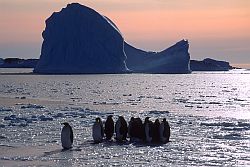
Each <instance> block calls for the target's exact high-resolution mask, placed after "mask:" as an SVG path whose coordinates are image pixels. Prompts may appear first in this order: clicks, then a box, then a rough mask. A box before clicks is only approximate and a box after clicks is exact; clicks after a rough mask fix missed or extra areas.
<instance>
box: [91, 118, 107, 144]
mask: <svg viewBox="0 0 250 167" xmlns="http://www.w3.org/2000/svg"><path fill="white" fill-rule="evenodd" d="M103 136H104V132H103V124H102V120H101V119H100V118H99V117H98V118H96V120H95V123H94V125H93V128H92V137H93V139H94V142H95V143H100V142H102V139H103Z"/></svg>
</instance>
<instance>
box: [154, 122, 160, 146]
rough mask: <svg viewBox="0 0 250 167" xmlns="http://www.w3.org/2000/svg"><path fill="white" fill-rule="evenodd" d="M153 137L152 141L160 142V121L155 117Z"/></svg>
mask: <svg viewBox="0 0 250 167" xmlns="http://www.w3.org/2000/svg"><path fill="white" fill-rule="evenodd" d="M152 137H153V139H152V141H153V142H155V143H159V142H160V121H159V119H156V120H155V122H154V126H153V136H152Z"/></svg>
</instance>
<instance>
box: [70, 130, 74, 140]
mask: <svg viewBox="0 0 250 167" xmlns="http://www.w3.org/2000/svg"><path fill="white" fill-rule="evenodd" d="M73 138H74V134H73V130H72V128H71V127H70V141H71V143H73Z"/></svg>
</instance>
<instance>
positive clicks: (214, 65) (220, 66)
mask: <svg viewBox="0 0 250 167" xmlns="http://www.w3.org/2000/svg"><path fill="white" fill-rule="evenodd" d="M190 68H191V70H192V71H228V70H232V69H233V68H236V67H232V66H231V65H230V64H229V62H226V61H218V60H214V59H210V58H206V59H204V60H202V61H198V60H191V61H190Z"/></svg>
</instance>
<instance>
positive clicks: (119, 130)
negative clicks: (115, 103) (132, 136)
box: [115, 116, 128, 141]
mask: <svg viewBox="0 0 250 167" xmlns="http://www.w3.org/2000/svg"><path fill="white" fill-rule="evenodd" d="M115 133H116V140H117V141H124V140H126V138H127V134H128V125H127V122H126V120H125V119H124V118H123V117H122V116H119V118H118V120H117V121H116V124H115Z"/></svg>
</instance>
